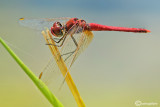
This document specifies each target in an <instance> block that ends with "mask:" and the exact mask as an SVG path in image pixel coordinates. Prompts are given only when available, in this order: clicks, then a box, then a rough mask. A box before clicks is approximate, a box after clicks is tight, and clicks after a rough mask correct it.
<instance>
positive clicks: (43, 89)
mask: <svg viewBox="0 0 160 107" xmlns="http://www.w3.org/2000/svg"><path fill="white" fill-rule="evenodd" d="M0 43H1V44H2V45H3V46H4V48H5V49H6V50H7V51H8V52H9V54H10V55H11V56H12V58H13V59H14V60H15V61H16V62H17V63H18V64H19V66H20V67H21V68H22V69H23V70H24V72H25V73H26V74H27V75H28V76H29V77H30V79H31V80H32V81H33V82H34V84H35V85H36V86H37V87H38V89H39V90H40V91H41V92H42V93H43V95H44V96H45V97H46V98H47V99H48V101H49V102H50V103H51V104H52V105H53V106H54V107H63V105H62V103H61V102H60V101H59V100H58V99H57V98H56V97H55V96H54V95H53V94H52V92H51V91H50V90H49V89H48V87H47V86H46V85H45V84H44V83H43V82H42V81H41V80H40V79H38V78H37V77H36V75H34V73H33V72H32V71H31V70H30V69H29V68H28V67H27V66H26V65H25V64H24V63H23V62H22V61H21V60H20V58H18V57H17V56H16V54H15V53H14V52H13V51H12V50H11V49H10V48H9V46H8V45H7V44H6V43H5V42H4V41H3V40H2V38H1V37H0Z"/></svg>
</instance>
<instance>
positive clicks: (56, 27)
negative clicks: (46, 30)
mask: <svg viewBox="0 0 160 107" xmlns="http://www.w3.org/2000/svg"><path fill="white" fill-rule="evenodd" d="M51 33H52V35H54V36H56V37H61V36H63V26H62V24H61V23H60V22H55V23H54V24H53V26H52V27H51Z"/></svg>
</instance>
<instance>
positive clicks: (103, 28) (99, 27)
mask: <svg viewBox="0 0 160 107" xmlns="http://www.w3.org/2000/svg"><path fill="white" fill-rule="evenodd" d="M88 30H91V31H122V32H137V33H148V32H150V31H149V30H147V29H142V28H127V27H115V26H106V25H100V24H96V23H89V24H88Z"/></svg>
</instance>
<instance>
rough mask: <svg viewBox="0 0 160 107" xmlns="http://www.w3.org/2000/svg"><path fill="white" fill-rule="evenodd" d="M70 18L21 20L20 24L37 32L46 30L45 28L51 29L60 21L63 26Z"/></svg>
mask: <svg viewBox="0 0 160 107" xmlns="http://www.w3.org/2000/svg"><path fill="white" fill-rule="evenodd" d="M69 19H70V18H69V17H61V18H39V19H32V18H20V19H19V21H18V22H19V24H20V25H22V26H25V27H29V28H31V29H35V30H40V31H42V30H44V28H49V29H50V28H51V26H53V23H54V22H55V21H59V22H61V23H62V24H63V23H65V22H66V21H68V20H69Z"/></svg>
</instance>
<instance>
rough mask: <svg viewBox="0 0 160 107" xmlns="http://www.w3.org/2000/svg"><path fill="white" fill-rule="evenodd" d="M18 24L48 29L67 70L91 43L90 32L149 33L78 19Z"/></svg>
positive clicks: (46, 20)
mask: <svg viewBox="0 0 160 107" xmlns="http://www.w3.org/2000/svg"><path fill="white" fill-rule="evenodd" d="M19 23H20V24H21V25H23V26H27V27H30V28H33V29H36V30H40V31H42V30H43V29H44V28H45V27H47V28H49V29H50V33H51V34H52V35H53V40H54V41H55V42H56V46H57V47H59V48H60V53H61V55H62V57H63V58H64V61H65V63H66V65H67V66H68V67H69V68H70V67H71V66H72V64H73V63H74V61H75V60H76V58H77V57H78V56H79V54H80V53H82V52H83V50H84V49H85V48H86V47H87V46H88V45H89V44H90V43H91V41H92V39H93V33H92V31H121V32H134V33H149V32H150V31H149V30H147V29H142V28H127V27H115V26H107V25H101V24H96V23H86V21H85V20H82V19H78V18H53V19H49V18H42V19H29V18H20V19H19ZM48 45H52V44H48Z"/></svg>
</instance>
